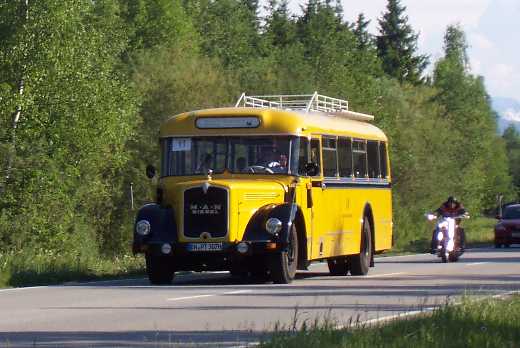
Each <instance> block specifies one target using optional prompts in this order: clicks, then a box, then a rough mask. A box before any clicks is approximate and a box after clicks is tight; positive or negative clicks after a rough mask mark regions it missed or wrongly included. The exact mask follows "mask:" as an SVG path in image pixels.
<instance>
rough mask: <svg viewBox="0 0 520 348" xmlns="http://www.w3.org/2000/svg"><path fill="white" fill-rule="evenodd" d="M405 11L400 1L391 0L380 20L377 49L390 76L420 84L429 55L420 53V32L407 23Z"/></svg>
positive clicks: (401, 80)
mask: <svg viewBox="0 0 520 348" xmlns="http://www.w3.org/2000/svg"><path fill="white" fill-rule="evenodd" d="M405 11H406V7H405V6H403V5H401V3H400V0H388V4H387V7H386V12H385V13H384V14H383V17H382V18H381V19H379V27H380V28H379V35H378V36H377V50H378V55H379V57H380V58H381V60H382V62H383V69H384V71H385V72H386V73H387V74H388V75H390V76H392V77H394V78H396V79H398V80H399V81H400V82H410V83H412V84H418V83H421V81H422V80H423V77H422V74H423V72H424V69H425V68H426V66H427V65H428V57H427V56H425V55H419V54H417V39H418V37H419V35H418V34H415V33H414V32H413V30H412V27H411V26H410V24H408V16H406V15H405Z"/></svg>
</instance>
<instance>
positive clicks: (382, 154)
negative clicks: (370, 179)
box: [379, 142, 388, 179]
mask: <svg viewBox="0 0 520 348" xmlns="http://www.w3.org/2000/svg"><path fill="white" fill-rule="evenodd" d="M379 163H380V168H381V177H382V178H383V179H387V178H388V170H387V159H386V143H383V142H381V143H379Z"/></svg>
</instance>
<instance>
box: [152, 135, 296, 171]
mask: <svg viewBox="0 0 520 348" xmlns="http://www.w3.org/2000/svg"><path fill="white" fill-rule="evenodd" d="M305 140H306V139H305ZM300 143H301V141H300V138H299V137H290V136H230V137H222V136H220V137H191V138H166V139H163V140H162V153H163V156H162V166H161V167H162V176H181V175H199V174H202V175H207V174H208V171H209V170H212V171H213V173H216V174H217V173H222V172H224V171H229V172H231V173H248V174H293V175H297V174H298V173H299V172H300V171H301V170H299V168H298V167H299V165H298V163H299V162H303V164H302V165H300V167H303V166H304V165H305V163H306V155H305V151H304V150H303V149H304V147H303V146H302V151H299V149H300ZM302 145H303V144H302ZM300 152H301V153H300Z"/></svg>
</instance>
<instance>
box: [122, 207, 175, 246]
mask: <svg viewBox="0 0 520 348" xmlns="http://www.w3.org/2000/svg"><path fill="white" fill-rule="evenodd" d="M142 220H145V221H148V223H149V224H150V233H149V234H148V235H146V236H142V235H139V234H138V233H137V232H136V227H137V223H138V222H139V221H142ZM133 236H134V241H133V244H132V250H133V252H134V253H138V252H140V251H142V250H143V247H146V246H147V245H150V244H159V243H161V244H162V243H170V244H172V245H173V244H174V243H175V242H177V240H178V239H177V224H176V223H175V215H174V211H173V209H172V208H163V207H161V206H160V205H159V204H156V203H151V204H146V205H144V206H142V207H141V208H140V209H139V211H138V212H137V215H136V219H135V222H134V231H133Z"/></svg>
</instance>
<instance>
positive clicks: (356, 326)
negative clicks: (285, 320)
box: [260, 296, 520, 348]
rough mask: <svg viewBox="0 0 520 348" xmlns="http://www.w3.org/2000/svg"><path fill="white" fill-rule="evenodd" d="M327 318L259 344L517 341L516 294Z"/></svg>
mask: <svg viewBox="0 0 520 348" xmlns="http://www.w3.org/2000/svg"><path fill="white" fill-rule="evenodd" d="M336 326H337V324H336V323H333V322H330V321H329V322H325V323H323V322H322V323H312V324H310V325H308V324H307V325H304V326H303V327H301V328H300V329H299V330H293V331H292V332H291V331H289V332H282V330H280V332H278V333H277V334H275V335H274V336H273V337H272V338H270V339H269V340H268V341H266V342H263V343H262V344H261V345H260V347H263V348H277V347H284V348H291V347H295V348H306V347H309V348H311V347H312V348H316V347H327V348H336V347H337V348H340V347H343V348H347V347H367V348H368V347H396V348H398V347H414V348H421V347H425V348H427V347H489V348H493V347H497V348H502V347H517V346H518V342H520V296H514V297H511V298H508V299H505V300H498V299H496V300H484V301H475V300H470V299H468V298H466V299H464V300H463V302H462V304H460V305H446V306H443V307H441V308H439V309H436V310H434V311H433V312H431V313H427V312H425V313H424V314H419V315H417V316H415V317H408V318H401V319H395V320H392V321H390V322H385V323H380V324H372V325H362V324H360V323H357V322H355V321H354V322H352V323H350V325H347V328H344V329H336Z"/></svg>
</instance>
